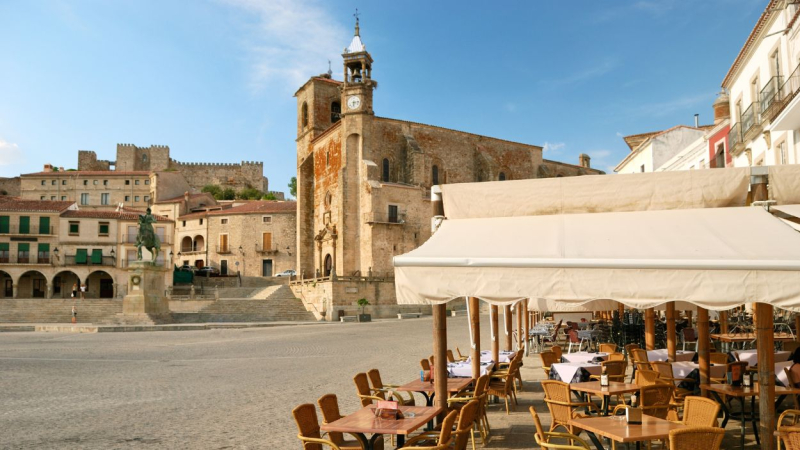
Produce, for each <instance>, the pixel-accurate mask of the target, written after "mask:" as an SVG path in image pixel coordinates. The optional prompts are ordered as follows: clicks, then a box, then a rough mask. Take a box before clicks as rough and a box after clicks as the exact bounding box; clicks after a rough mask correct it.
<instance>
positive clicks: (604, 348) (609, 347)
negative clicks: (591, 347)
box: [597, 343, 617, 354]
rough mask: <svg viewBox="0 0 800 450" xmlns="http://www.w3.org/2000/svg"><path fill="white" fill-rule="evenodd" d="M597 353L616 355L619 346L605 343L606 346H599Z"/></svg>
mask: <svg viewBox="0 0 800 450" xmlns="http://www.w3.org/2000/svg"><path fill="white" fill-rule="evenodd" d="M597 351H599V352H600V353H608V354H611V353H614V352H616V351H617V344H611V343H605V344H598V345H597Z"/></svg>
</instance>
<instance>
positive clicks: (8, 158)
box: [0, 139, 25, 166]
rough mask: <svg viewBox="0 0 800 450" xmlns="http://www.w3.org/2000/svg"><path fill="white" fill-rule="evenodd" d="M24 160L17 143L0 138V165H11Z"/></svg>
mask: <svg viewBox="0 0 800 450" xmlns="http://www.w3.org/2000/svg"><path fill="white" fill-rule="evenodd" d="M23 162H25V156H24V154H23V152H22V150H20V148H19V146H18V145H17V144H12V143H11V142H6V141H4V140H2V139H0V166H11V165H14V164H22V163H23Z"/></svg>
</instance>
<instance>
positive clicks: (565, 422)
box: [542, 380, 599, 434]
mask: <svg viewBox="0 0 800 450" xmlns="http://www.w3.org/2000/svg"><path fill="white" fill-rule="evenodd" d="M542 389H543V390H544V402H545V403H547V409H549V410H550V417H551V422H550V431H553V430H555V429H556V428H558V427H562V428H564V429H565V430H567V432H568V433H572V434H575V430H574V428H573V426H572V425H570V423H569V421H570V419H574V418H575V417H581V416H582V415H581V414H579V413H578V411H577V409H578V408H588V409H591V410H594V411H595V412H597V413H598V414H599V411H598V409H597V406H595V405H594V403H592V402H573V401H572V399H571V397H570V391H569V384H568V383H564V382H563V381H556V380H545V381H542Z"/></svg>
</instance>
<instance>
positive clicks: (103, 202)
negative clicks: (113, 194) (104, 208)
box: [100, 192, 108, 205]
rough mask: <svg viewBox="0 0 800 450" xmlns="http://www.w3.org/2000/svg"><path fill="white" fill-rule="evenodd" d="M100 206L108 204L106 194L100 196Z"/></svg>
mask: <svg viewBox="0 0 800 450" xmlns="http://www.w3.org/2000/svg"><path fill="white" fill-rule="evenodd" d="M100 204H101V205H107V204H108V193H105V192H104V193H102V194H100Z"/></svg>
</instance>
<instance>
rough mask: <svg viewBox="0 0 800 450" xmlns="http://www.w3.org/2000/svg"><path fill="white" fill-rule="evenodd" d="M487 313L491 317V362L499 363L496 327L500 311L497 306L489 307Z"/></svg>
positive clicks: (498, 337) (498, 334)
mask: <svg viewBox="0 0 800 450" xmlns="http://www.w3.org/2000/svg"><path fill="white" fill-rule="evenodd" d="M489 313H490V314H491V316H492V318H491V319H492V324H491V325H492V360H493V361H500V333H498V329H497V326H498V325H499V324H498V322H499V321H498V320H497V315H498V314H499V313H500V311H499V308H498V307H497V305H491V306H490V307H489Z"/></svg>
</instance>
